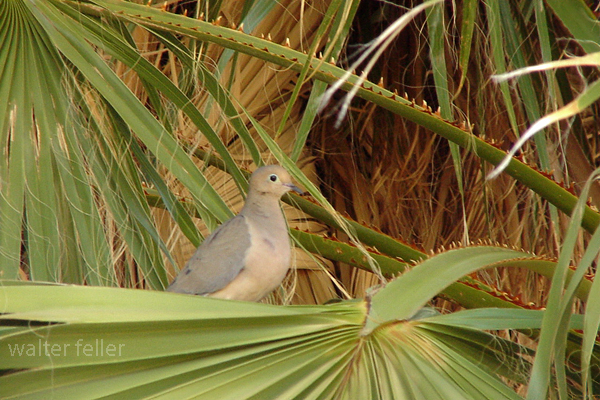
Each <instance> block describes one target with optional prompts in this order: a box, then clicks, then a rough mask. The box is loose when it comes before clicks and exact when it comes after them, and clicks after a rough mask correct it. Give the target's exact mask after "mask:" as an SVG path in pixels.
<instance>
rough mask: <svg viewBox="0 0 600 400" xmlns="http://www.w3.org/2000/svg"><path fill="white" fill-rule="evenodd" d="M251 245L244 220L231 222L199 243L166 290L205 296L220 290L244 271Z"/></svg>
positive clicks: (237, 217) (239, 218) (234, 219)
mask: <svg viewBox="0 0 600 400" xmlns="http://www.w3.org/2000/svg"><path fill="white" fill-rule="evenodd" d="M251 244H252V242H251V237H250V231H249V229H248V224H247V222H246V218H245V217H244V216H243V215H238V216H236V217H234V218H232V219H230V220H229V221H227V222H225V223H224V224H223V225H221V226H220V227H219V228H217V229H216V230H215V231H214V232H213V233H212V234H211V235H210V236H208V237H207V238H206V240H204V242H202V244H201V245H200V247H198V249H197V250H196V252H195V253H194V255H193V256H192V258H190V260H189V261H188V263H187V264H186V266H185V267H184V268H183V269H182V270H181V271H180V272H179V275H177V278H175V280H174V281H173V283H171V285H170V286H169V287H168V288H167V290H168V291H170V292H179V293H189V294H208V293H213V292H216V291H217V290H219V289H222V288H223V287H225V286H226V285H227V284H228V283H229V282H231V281H232V280H233V279H234V278H235V277H236V276H237V275H238V274H239V273H240V271H241V270H242V268H244V263H245V260H246V254H247V253H248V249H249V248H250V246H251Z"/></svg>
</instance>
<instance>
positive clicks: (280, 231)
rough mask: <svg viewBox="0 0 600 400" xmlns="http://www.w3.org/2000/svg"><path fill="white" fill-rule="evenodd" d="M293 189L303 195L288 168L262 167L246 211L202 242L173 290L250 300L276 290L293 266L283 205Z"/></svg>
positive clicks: (252, 180)
mask: <svg viewBox="0 0 600 400" xmlns="http://www.w3.org/2000/svg"><path fill="white" fill-rule="evenodd" d="M290 190H294V191H296V192H298V193H302V191H301V190H300V189H298V188H297V187H296V186H294V185H293V184H292V179H291V177H290V175H289V174H288V172H287V171H286V170H285V169H283V168H282V167H280V166H278V165H268V166H265V167H261V168H259V169H257V170H256V171H255V172H254V173H253V174H252V176H251V177H250V188H249V190H248V197H247V198H246V203H245V204H244V208H242V211H241V212H240V213H239V214H238V215H236V216H235V217H233V218H232V219H230V220H229V221H227V222H225V223H224V224H223V225H221V226H220V227H218V228H217V229H216V230H215V231H214V232H213V233H212V234H211V235H210V236H208V237H207V238H206V239H205V240H204V242H202V244H201V245H200V247H198V249H197V250H196V252H195V253H194V255H193V256H192V258H191V259H190V260H189V261H188V263H187V264H186V266H185V267H184V268H183V269H182V270H181V271H180V272H179V275H177V277H176V278H175V280H174V281H173V283H171V285H170V286H169V287H168V288H167V290H168V291H170V292H178V293H188V294H198V295H206V296H211V297H216V298H220V299H231V300H246V301H259V300H260V299H262V298H263V297H265V296H266V295H268V294H269V293H271V292H272V291H273V290H275V288H277V287H278V286H279V285H280V284H281V281H283V278H285V275H286V273H287V271H288V269H289V266H290V256H291V248H290V239H289V235H288V229H287V225H286V221H285V218H284V216H283V213H282V211H281V207H280V205H279V199H280V198H281V196H282V195H283V194H285V193H287V192H289V191H290Z"/></svg>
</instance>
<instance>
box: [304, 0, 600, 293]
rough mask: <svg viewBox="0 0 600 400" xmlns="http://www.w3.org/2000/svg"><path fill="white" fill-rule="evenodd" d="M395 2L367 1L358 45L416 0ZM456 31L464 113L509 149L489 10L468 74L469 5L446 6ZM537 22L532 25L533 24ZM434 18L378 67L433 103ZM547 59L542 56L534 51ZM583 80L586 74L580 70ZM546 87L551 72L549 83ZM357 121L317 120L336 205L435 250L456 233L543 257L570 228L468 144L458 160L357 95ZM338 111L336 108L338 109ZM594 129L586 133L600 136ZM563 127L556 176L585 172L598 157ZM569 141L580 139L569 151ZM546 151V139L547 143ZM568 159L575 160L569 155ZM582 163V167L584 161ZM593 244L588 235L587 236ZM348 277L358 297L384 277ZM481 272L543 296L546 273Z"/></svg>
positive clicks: (377, 75) (459, 101)
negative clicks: (464, 65) (492, 174)
mask: <svg viewBox="0 0 600 400" xmlns="http://www.w3.org/2000/svg"><path fill="white" fill-rule="evenodd" d="M399 3H402V4H401V5H400V6H394V5H393V4H391V3H381V2H364V3H362V5H361V7H362V9H361V10H360V11H359V12H358V15H359V16H364V17H363V18H362V19H360V18H359V19H358V21H357V22H356V24H355V29H354V32H355V34H354V36H353V37H352V38H351V43H355V44H357V45H360V44H364V43H368V42H369V41H370V40H371V39H372V38H373V37H374V36H376V35H378V34H379V33H380V32H381V31H382V30H383V29H385V27H387V26H389V24H390V23H391V22H393V20H394V19H396V18H398V17H399V16H400V15H402V14H403V13H404V12H405V8H404V7H406V8H407V9H408V8H411V7H413V6H414V4H413V2H412V1H406V2H399ZM447 14H448V15H449V18H448V20H450V21H451V22H449V23H448V24H447V29H448V30H449V31H450V34H451V35H454V38H456V42H455V43H449V44H448V46H447V49H448V50H447V54H446V59H447V63H448V65H449V66H448V77H449V79H448V82H449V90H450V91H451V94H452V95H454V98H453V104H454V106H455V107H456V108H455V112H454V116H455V118H456V119H457V120H459V121H461V120H462V121H466V122H467V124H469V125H472V127H473V132H474V133H475V134H476V135H479V136H483V137H486V138H487V139H488V140H492V141H495V142H496V143H498V145H500V146H502V147H503V148H505V149H508V148H509V147H510V144H511V143H512V142H514V141H515V140H516V138H517V135H518V133H519V132H518V131H517V132H515V131H514V129H513V127H512V126H511V124H510V121H509V117H508V112H507V109H506V106H505V105H504V102H503V101H502V94H501V92H500V90H499V86H498V84H497V83H495V82H492V81H491V80H490V76H491V75H493V74H494V73H495V72H496V70H495V68H496V67H495V65H494V63H493V61H492V60H493V57H492V55H491V53H492V49H491V48H490V40H489V38H488V37H487V33H486V28H485V24H486V20H485V15H480V19H479V20H478V21H477V24H476V25H477V26H478V29H475V38H474V39H473V46H474V48H473V49H472V52H471V54H472V55H473V57H472V59H471V61H470V63H469V69H468V71H466V77H467V78H466V81H465V84H464V86H463V87H462V88H461V90H459V91H457V88H458V86H459V81H460V69H459V67H458V52H459V51H460V48H459V47H458V46H459V43H458V36H459V32H458V30H459V27H460V24H461V17H462V16H461V11H460V9H453V8H452V6H451V5H450V4H448V7H447ZM529 29H533V27H530V28H529ZM428 38H429V37H428V33H427V29H426V25H425V16H423V15H421V16H419V19H418V20H416V21H415V23H414V24H412V25H411V26H410V28H408V29H406V30H405V31H404V32H403V33H402V34H401V35H400V36H399V38H398V39H397V41H396V42H395V44H394V46H392V47H390V48H389V49H388V50H387V51H386V53H385V54H384V55H383V56H382V58H381V59H380V61H379V63H378V64H377V70H376V71H374V72H372V73H371V76H370V80H371V81H375V82H376V81H379V80H380V79H382V80H383V82H384V83H385V85H386V87H387V88H389V89H392V90H394V89H395V90H397V91H398V92H399V93H407V94H408V97H409V98H411V99H413V98H414V99H415V102H416V103H417V104H421V103H422V102H423V101H426V102H427V103H428V104H429V105H431V106H432V108H433V109H434V110H435V109H436V108H437V104H438V102H437V98H436V94H435V88H434V82H433V77H432V73H431V65H430V61H429V55H428ZM357 45H354V46H353V45H352V44H350V45H349V46H348V47H347V48H348V57H349V58H352V57H354V56H356V53H357V52H360V46H357ZM534 56H537V57H539V55H536V54H534ZM571 78H573V79H575V80H577V79H578V77H577V76H575V77H571ZM574 83H575V84H576V83H577V82H574ZM539 85H540V86H541V87H545V86H544V85H545V83H544V82H539ZM513 100H514V102H515V104H516V107H515V110H514V111H515V114H516V117H517V126H516V128H517V129H518V130H521V131H522V130H524V129H525V127H526V126H527V124H528V123H529V122H528V120H527V117H526V116H525V115H524V111H523V108H522V107H523V106H522V103H520V102H519V101H520V99H519V98H517V97H515V98H514V99H513ZM353 104H354V108H353V109H352V112H351V114H350V117H349V118H348V120H347V121H346V122H345V123H344V124H343V126H341V127H340V128H339V129H336V128H335V126H334V120H335V118H325V119H323V120H322V121H321V122H320V124H319V125H318V126H317V127H316V128H315V130H314V132H315V136H314V137H313V140H312V142H311V145H312V149H313V151H314V152H315V154H320V155H321V157H322V158H323V162H321V163H320V164H319V165H320V166H321V170H320V171H321V175H322V176H323V177H324V186H326V187H328V188H330V189H329V196H330V199H331V201H332V204H334V207H335V208H336V209H338V210H340V211H342V212H347V213H348V214H349V215H350V216H351V217H353V218H355V219H356V220H358V221H360V222H364V223H365V224H367V225H372V226H374V227H376V228H377V229H380V230H382V231H383V232H385V233H387V234H389V235H391V236H393V237H398V238H401V239H403V240H405V241H407V242H409V243H412V244H415V245H417V246H420V247H422V248H423V249H424V250H426V251H435V250H436V249H438V248H440V247H441V246H446V247H447V246H449V245H452V244H453V243H463V244H465V243H469V242H471V243H472V242H477V241H478V240H491V241H493V242H498V243H501V244H505V245H509V246H513V247H516V248H525V249H528V250H529V251H532V252H535V253H536V254H540V255H548V256H556V255H557V254H558V252H559V243H560V241H561V237H560V235H558V236H557V232H559V231H561V229H557V228H558V227H557V226H555V225H556V223H558V224H559V225H560V227H562V228H564V226H566V222H568V219H567V218H565V217H563V216H559V219H558V220H556V219H554V220H553V219H552V218H551V214H550V211H549V206H548V204H547V203H546V202H545V201H543V200H540V198H539V197H538V196H536V195H535V194H534V193H532V192H531V191H530V190H529V189H528V188H526V187H524V186H522V185H520V184H519V183H517V182H515V181H514V180H513V179H511V178H509V177H506V176H500V177H499V178H497V179H495V180H492V181H486V180H485V176H486V173H487V172H486V171H488V168H489V166H487V165H482V163H481V160H480V159H479V158H478V157H477V156H476V155H474V154H472V153H469V152H464V153H462V155H461V159H460V160H453V158H452V155H451V152H450V148H449V145H448V143H447V142H446V141H445V139H442V138H440V137H438V136H436V135H434V134H432V133H430V132H428V131H426V130H424V129H422V128H420V127H419V126H417V125H415V124H413V123H410V122H406V121H404V120H402V119H401V118H400V117H398V116H396V115H393V114H392V113H389V112H387V111H385V110H381V109H378V108H376V107H374V106H373V105H372V104H369V103H365V102H363V101H360V100H355V102H354V103H353ZM334 113H335V109H334V111H333V112H330V115H331V114H334ZM594 132H595V131H594V130H593V129H591V130H589V131H587V134H588V135H594V136H595V133H594ZM561 140H562V138H561V137H560V135H557V134H556V133H554V134H549V135H548V143H549V144H548V149H549V150H548V151H549V152H550V155H551V158H553V159H554V160H557V161H555V163H554V164H553V167H554V168H555V169H554V174H555V179H557V180H561V181H565V182H570V181H571V180H572V179H573V178H572V177H571V176H574V177H575V180H576V181H578V182H581V181H584V180H585V178H586V177H587V176H588V175H589V174H588V173H587V171H591V170H592V166H591V165H590V164H589V162H587V161H586V160H585V159H584V158H583V157H581V156H579V157H578V156H573V157H571V156H569V154H577V153H574V152H576V151H578V152H579V153H581V150H580V149H579V148H578V147H577V144H576V142H575V141H574V139H571V142H575V144H572V145H569V146H567V147H566V150H565V148H564V147H563V144H562V141H561ZM570 148H571V149H570ZM542 150H543V151H545V149H542ZM523 157H524V159H525V160H526V161H527V162H529V163H530V164H533V165H535V164H537V157H538V150H536V148H535V146H533V145H530V146H529V147H527V148H525V149H524V150H523ZM565 162H566V163H567V165H565V164H564V163H565ZM577 162H578V163H579V165H575V163H577ZM455 163H460V165H461V166H462V171H463V172H462V177H461V180H462V185H463V186H464V195H461V193H460V191H459V189H458V188H459V185H458V180H457V173H456V170H455ZM583 244H584V239H583V238H582V241H581V246H583ZM340 276H341V278H342V282H343V283H344V284H345V285H346V286H347V287H349V288H352V292H351V293H352V295H353V296H362V295H363V294H364V289H365V288H367V287H369V286H370V285H371V284H373V283H374V278H373V277H372V275H370V274H368V273H365V272H363V271H356V270H354V269H351V268H350V267H343V266H341V267H340ZM480 278H482V279H484V280H486V281H487V282H489V283H491V284H492V285H493V286H495V287H498V288H501V289H502V290H505V291H507V292H509V293H511V294H513V295H515V296H518V297H520V298H521V299H523V300H524V301H527V302H529V301H533V302H536V303H542V300H543V298H544V296H545V295H546V294H547V293H546V290H547V288H548V281H547V280H546V279H543V278H539V277H535V276H534V274H531V273H529V272H524V271H520V270H501V272H498V271H496V272H495V273H494V275H490V274H487V273H482V274H480Z"/></svg>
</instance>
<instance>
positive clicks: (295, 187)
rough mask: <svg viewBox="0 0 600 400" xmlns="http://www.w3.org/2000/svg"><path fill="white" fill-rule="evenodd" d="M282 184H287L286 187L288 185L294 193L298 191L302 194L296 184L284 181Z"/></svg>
mask: <svg viewBox="0 0 600 400" xmlns="http://www.w3.org/2000/svg"><path fill="white" fill-rule="evenodd" d="M284 185H285V186H287V187H289V188H290V190H293V191H294V192H296V193H298V194H300V195H303V194H304V192H303V191H302V190H300V188H298V186H296V185H294V184H292V183H286V184H284Z"/></svg>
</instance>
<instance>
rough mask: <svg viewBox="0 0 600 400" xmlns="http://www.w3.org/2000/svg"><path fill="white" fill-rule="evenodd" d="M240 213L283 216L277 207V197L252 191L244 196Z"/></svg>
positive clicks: (268, 216) (259, 216)
mask: <svg viewBox="0 0 600 400" xmlns="http://www.w3.org/2000/svg"><path fill="white" fill-rule="evenodd" d="M240 214H242V215H252V216H255V217H258V218H276V219H281V218H283V214H282V213H281V208H280V207H279V198H277V197H275V196H272V195H270V194H267V193H260V192H253V193H250V194H248V197H246V203H245V204H244V208H242V211H241V212H240Z"/></svg>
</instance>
